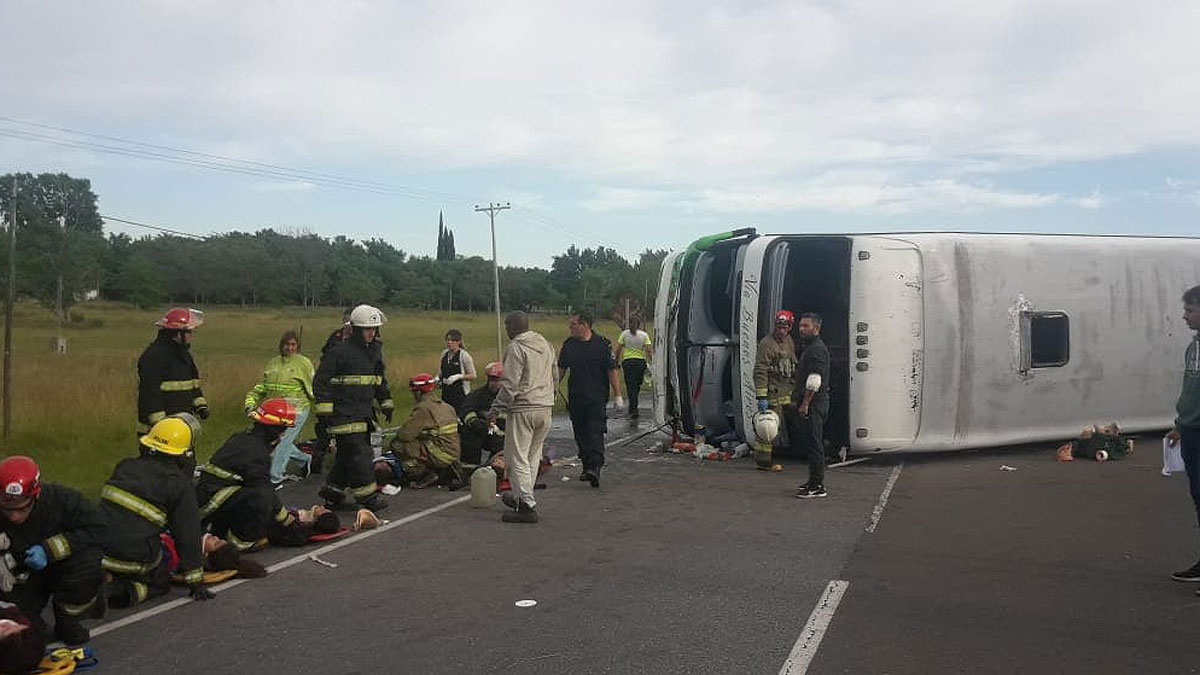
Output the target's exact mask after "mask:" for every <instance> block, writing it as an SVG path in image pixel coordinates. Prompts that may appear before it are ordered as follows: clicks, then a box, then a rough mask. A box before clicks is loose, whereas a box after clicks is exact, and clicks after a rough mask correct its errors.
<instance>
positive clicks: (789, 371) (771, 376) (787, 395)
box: [754, 309, 797, 472]
mask: <svg viewBox="0 0 1200 675" xmlns="http://www.w3.org/2000/svg"><path fill="white" fill-rule="evenodd" d="M795 323H796V317H795V315H793V314H792V313H791V312H789V311H788V310H786V309H781V310H779V311H778V312H775V326H774V330H773V331H772V332H771V334H770V335H768V336H766V337H765V338H763V339H762V340H760V341H759V343H758V356H757V357H755V360H754V390H755V393H756V394H757V396H758V409H759V411H760V412H763V411H766V410H767V409H768V408H769V409H771V410H774V411H775V413H776V414H777V415H779V416H780V417H781V418H782V419H786V420H789V421H791V417H792V416H794V415H795V413H794V412H793V411H794V410H795V408H794V407H792V406H791V402H792V390H793V389H795V377H796V363H797V362H796V345H795V343H794V342H793V341H792V338H791V332H792V325H793V324H795ZM791 430H792V425H791V424H789V425H788V431H789V432H790V431H791ZM773 458H774V455H773V451H772V449H771V444H769V443H764V442H762V441H758V442H756V443H755V444H754V462H755V464H757V465H758V469H759V470H760V471H768V470H769V471H775V472H778V471H782V470H783V466H782V465H780V464H776V463H774V461H773Z"/></svg>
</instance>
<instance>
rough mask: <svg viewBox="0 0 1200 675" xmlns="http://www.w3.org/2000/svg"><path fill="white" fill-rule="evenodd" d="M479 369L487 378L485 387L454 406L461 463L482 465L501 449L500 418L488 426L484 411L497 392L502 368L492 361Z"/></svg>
mask: <svg viewBox="0 0 1200 675" xmlns="http://www.w3.org/2000/svg"><path fill="white" fill-rule="evenodd" d="M483 370H484V373H485V374H486V375H487V386H484V387H479V388H478V389H475V390H472V391H471V393H469V394H467V397H466V398H465V399H463V402H462V405H460V406H459V407H458V418H459V421H460V427H459V433H460V435H461V436H462V439H461V440H462V457H461V460H462V462H463V463H464V464H483V463H484V462H486V461H487V460H488V459H489V458H491V456H492V455H494V454H496V453H497V452H500V451H501V450H503V449H504V418H503V417H497V418H496V423H495V424H494V425H493V424H488V419H487V414H488V410H489V409H491V407H492V402H493V401H495V400H496V393H497V392H498V391H500V378H501V377H503V376H504V366H502V365H501V364H500V363H498V362H496V361H493V362H492V363H489V364H487V366H485V367H484V369H483Z"/></svg>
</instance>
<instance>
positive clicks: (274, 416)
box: [196, 398, 296, 552]
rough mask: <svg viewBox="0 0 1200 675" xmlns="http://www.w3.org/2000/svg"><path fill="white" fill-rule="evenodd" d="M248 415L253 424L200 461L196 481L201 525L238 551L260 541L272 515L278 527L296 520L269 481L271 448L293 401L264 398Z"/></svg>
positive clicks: (290, 420)
mask: <svg viewBox="0 0 1200 675" xmlns="http://www.w3.org/2000/svg"><path fill="white" fill-rule="evenodd" d="M250 419H251V420H253V421H254V426H253V427H251V429H250V430H249V431H243V432H240V433H236V434H234V435H232V436H230V437H229V440H227V441H225V444H224V445H222V446H221V447H220V449H218V450H217V452H216V454H214V455H213V456H212V459H210V460H209V462H208V464H205V465H204V466H201V467H200V479H199V481H198V482H197V483H196V503H197V504H199V505H200V522H201V526H202V527H205V526H206V527H207V528H208V530H209V531H210V532H211V533H212V534H215V535H216V536H218V537H220V538H222V539H225V540H226V541H228V542H229V543H230V545H232V546H233V547H234V548H236V549H237V550H238V551H239V552H240V551H248V550H250V549H251V548H254V547H255V546H256V545H258V546H259V547H261V546H262V544H263V543H265V540H266V538H267V534H268V529H269V528H270V526H271V523H272V521H275V522H277V523H278V524H279V525H280V527H283V528H287V527H290V526H292V525H293V524H295V522H296V519H295V517H293V516H292V515H291V513H289V512H288V510H287V509H285V508H284V506H283V503H282V502H281V501H280V500H279V493H277V492H276V491H275V488H274V486H272V485H271V451H272V450H274V448H275V446H276V445H278V444H279V437H280V436H282V435H283V433H284V432H285V431H286V430H287V429H288V428H289V427H291V426H292V425H293V424H295V423H296V407H295V406H294V405H292V404H291V402H289V401H288V400H287V399H283V398H270V399H267V400H265V401H263V402H262V403H260V404H259V406H258V407H257V408H256V409H255V410H254V411H253V412H251V413H250ZM260 540H261V541H260Z"/></svg>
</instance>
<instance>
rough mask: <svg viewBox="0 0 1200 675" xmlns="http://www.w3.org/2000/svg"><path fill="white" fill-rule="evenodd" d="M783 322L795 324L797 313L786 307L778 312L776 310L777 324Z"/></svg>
mask: <svg viewBox="0 0 1200 675" xmlns="http://www.w3.org/2000/svg"><path fill="white" fill-rule="evenodd" d="M781 323H786V324H787V325H789V326H791V325H793V324H795V323H796V315H795V314H792V313H791V311H789V310H786V309H781V310H779V311H778V312H775V325H779V324H781Z"/></svg>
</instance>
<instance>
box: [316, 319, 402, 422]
mask: <svg viewBox="0 0 1200 675" xmlns="http://www.w3.org/2000/svg"><path fill="white" fill-rule="evenodd" d="M313 390H314V393H315V394H316V399H317V402H316V404H315V405H314V406H313V412H315V413H316V414H317V415H320V416H321V418H322V419H323V420H324V421H325V422H326V424H328V425H329V433H330V434H331V435H334V436H337V435H341V434H354V433H364V432H367V431H370V429H371V427H370V423H372V422H374V421H375V410H374V407H373V406H372V403H374V402H378V404H379V409H380V410H381V411H383V414H384V416H385V417H387V418H389V419H390V418H391V416H392V408H393V405H392V394H391V391H390V390H389V389H388V381H387V376H386V372H385V368H384V365H383V346H382V345H381V344H380V343H379V341H378V340H372V341H371V343H370V344H367V345H364V344H362V342H360V339H359V338H358V336H351V338H350V339H349V340H346V341H345V342H343V343H341V344H340V345H337V346H336V347H334V348H333V349H330V350H329V353H328V354H326V355H325V358H323V359H321V366H320V367H319V368H317V375H316V377H314V378H313Z"/></svg>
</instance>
